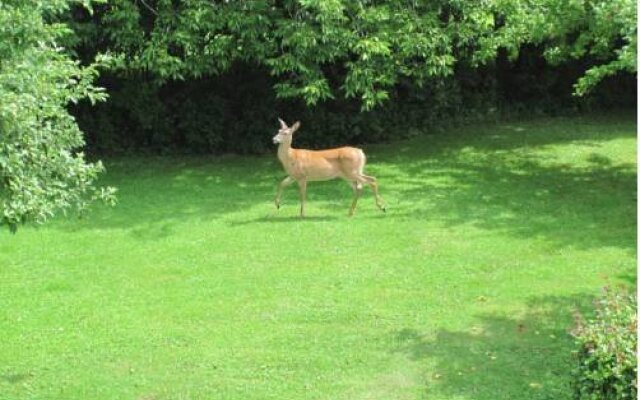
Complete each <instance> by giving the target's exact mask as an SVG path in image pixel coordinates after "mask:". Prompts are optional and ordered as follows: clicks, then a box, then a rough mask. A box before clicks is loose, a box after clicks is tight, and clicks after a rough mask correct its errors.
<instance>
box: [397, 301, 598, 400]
mask: <svg viewBox="0 0 640 400" xmlns="http://www.w3.org/2000/svg"><path fill="white" fill-rule="evenodd" d="M593 300H594V298H593V297H592V296H590V295H577V296H573V297H543V298H535V299H532V300H531V301H530V302H529V303H528V306H527V308H526V310H525V311H524V312H523V313H522V314H518V315H509V316H496V315H494V314H491V313H487V314H486V315H485V314H482V315H480V316H479V317H478V319H477V321H478V322H477V323H476V324H474V325H472V326H469V327H468V329H466V330H464V331H450V330H446V329H443V330H440V331H438V332H437V333H436V334H435V337H433V335H430V336H429V337H427V336H424V335H422V334H421V333H420V332H417V331H415V330H412V329H404V330H400V331H398V332H396V334H395V335H394V337H393V343H395V348H393V349H392V352H395V353H401V354H404V355H405V356H406V357H408V358H409V359H411V360H414V361H417V362H428V363H429V364H430V365H434V368H435V371H436V372H435V373H434V374H432V375H431V376H427V377H425V390H426V395H427V397H429V394H434V393H437V394H438V395H439V396H436V397H439V398H465V399H467V398H468V399H474V400H481V399H482V400H484V399H486V400H489V399H549V400H551V399H570V398H572V397H571V391H570V371H571V369H572V368H573V366H574V362H575V360H574V359H573V356H572V353H571V351H572V349H573V348H574V344H573V338H572V337H571V336H570V335H569V330H570V329H571V328H572V326H573V315H574V313H575V311H576V310H590V309H591V308H592V307H591V305H592V302H593Z"/></svg>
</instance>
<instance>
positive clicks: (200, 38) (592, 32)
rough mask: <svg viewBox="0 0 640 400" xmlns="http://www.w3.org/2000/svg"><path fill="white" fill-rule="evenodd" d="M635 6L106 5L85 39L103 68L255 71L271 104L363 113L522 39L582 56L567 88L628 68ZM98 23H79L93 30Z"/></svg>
mask: <svg viewBox="0 0 640 400" xmlns="http://www.w3.org/2000/svg"><path fill="white" fill-rule="evenodd" d="M635 7H636V6H635V1H633V0H613V1H612V0H571V1H566V0H482V1H478V0H435V1H416V0H383V1H375V2H374V1H370V0H359V1H347V0H297V1H295V0H283V1H273V0H253V1H243V0H234V1H212V0H183V1H171V0H144V1H135V2H132V1H129V0H111V1H109V3H108V4H107V5H105V6H104V7H101V8H100V9H99V12H98V15H99V18H98V19H97V21H98V24H97V26H94V28H95V29H93V32H94V34H95V37H94V41H96V42H99V43H102V44H103V48H102V50H103V51H105V52H108V53H110V54H113V55H115V57H114V60H115V62H114V63H113V64H112V65H111V66H112V68H113V70H118V71H121V72H124V73H130V72H132V71H144V72H152V73H153V74H154V75H155V76H156V77H157V78H158V79H160V80H166V79H184V78H189V77H195V78H197V77H200V76H202V75H217V74H220V73H221V72H224V71H226V70H227V69H228V68H229V67H230V66H231V65H232V64H233V63H234V62H236V61H243V62H248V63H253V64H255V65H265V66H267V67H268V68H269V70H270V72H271V74H272V75H273V76H276V77H278V79H279V82H278V83H276V85H275V90H276V93H277V94H278V96H280V97H301V98H303V99H304V100H305V101H306V102H307V104H315V103H317V102H318V101H320V100H323V99H327V98H333V97H335V96H344V97H355V98H358V99H360V101H361V103H362V105H363V108H364V109H371V108H372V107H374V106H376V105H377V104H380V103H381V102H383V101H384V100H386V99H387V98H388V96H389V90H390V89H391V88H392V87H393V86H394V85H396V84H397V83H398V82H399V81H400V80H401V79H404V80H409V81H411V82H413V83H415V84H417V85H421V84H423V83H424V82H425V81H427V80H429V79H436V78H440V77H445V76H448V75H451V74H452V73H453V71H454V68H455V65H456V64H457V63H466V64H469V65H472V66H478V65H481V64H484V63H489V62H493V60H495V57H496V54H497V52H498V50H499V49H501V48H504V49H507V51H508V52H509V53H510V55H511V56H512V57H515V56H516V55H517V54H518V51H519V49H520V48H521V46H522V45H523V44H525V43H535V44H540V45H543V46H545V47H546V48H547V52H546V55H547V57H548V59H549V60H550V61H552V62H563V61H566V60H568V59H570V58H584V57H590V58H591V60H592V61H593V60H595V61H596V62H597V64H595V65H593V67H592V68H591V69H589V70H588V71H587V73H586V75H585V76H584V77H583V78H581V79H580V81H579V82H578V83H577V85H576V93H577V94H584V93H586V92H587V91H588V89H589V88H591V87H593V86H595V85H596V84H597V83H598V82H599V81H600V80H601V79H602V78H603V77H605V76H607V75H611V74H613V73H616V72H618V71H621V70H626V71H631V72H635V71H636V65H635V54H636V47H637V45H636V31H637V27H636V25H637V23H636V19H635ZM95 21H96V19H94V18H92V19H90V20H89V24H94V25H95Z"/></svg>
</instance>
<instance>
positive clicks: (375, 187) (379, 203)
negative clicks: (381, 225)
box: [360, 174, 387, 212]
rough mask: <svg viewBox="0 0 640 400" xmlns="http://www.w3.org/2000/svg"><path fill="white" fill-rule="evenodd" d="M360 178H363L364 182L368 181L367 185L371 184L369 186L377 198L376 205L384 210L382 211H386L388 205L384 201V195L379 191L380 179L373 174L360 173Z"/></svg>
mask: <svg viewBox="0 0 640 400" xmlns="http://www.w3.org/2000/svg"><path fill="white" fill-rule="evenodd" d="M360 178H362V180H363V182H364V183H366V184H367V185H369V187H371V190H372V191H373V195H374V197H375V199H376V206H378V208H379V209H380V210H382V212H386V211H387V207H386V205H385V203H384V200H382V197H381V196H380V194H379V193H378V181H377V180H376V178H374V177H373V176H368V175H364V174H360Z"/></svg>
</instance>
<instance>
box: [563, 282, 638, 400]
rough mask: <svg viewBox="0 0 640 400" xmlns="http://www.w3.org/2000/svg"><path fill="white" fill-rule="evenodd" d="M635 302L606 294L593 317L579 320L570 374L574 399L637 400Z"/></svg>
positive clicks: (626, 297) (628, 296) (624, 297)
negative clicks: (576, 351) (574, 361)
mask: <svg viewBox="0 0 640 400" xmlns="http://www.w3.org/2000/svg"><path fill="white" fill-rule="evenodd" d="M637 308H638V307H637V300H636V298H635V296H634V295H631V294H622V293H616V292H612V291H608V290H607V291H606V294H605V296H604V297H603V298H602V299H600V300H599V301H597V302H596V315H595V318H593V319H590V320H588V321H585V320H583V319H582V318H580V319H579V321H578V326H577V328H576V329H575V331H574V332H573V334H574V336H575V338H576V341H577V344H578V346H579V350H578V365H577V367H576V368H575V370H574V371H573V376H574V380H573V389H574V398H575V399H576V400H627V399H637V390H638V382H637V380H636V378H637V371H638V363H637V359H636V354H637V348H638V338H637V336H636V333H637V324H638V318H637V311H638V310H637Z"/></svg>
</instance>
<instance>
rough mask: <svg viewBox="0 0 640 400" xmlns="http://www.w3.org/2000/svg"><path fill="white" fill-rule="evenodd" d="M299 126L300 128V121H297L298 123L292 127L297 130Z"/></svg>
mask: <svg viewBox="0 0 640 400" xmlns="http://www.w3.org/2000/svg"><path fill="white" fill-rule="evenodd" d="M298 128H300V121H296V123H295V124H293V126H292V127H291V129H292V130H294V131H297V130H298Z"/></svg>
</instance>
